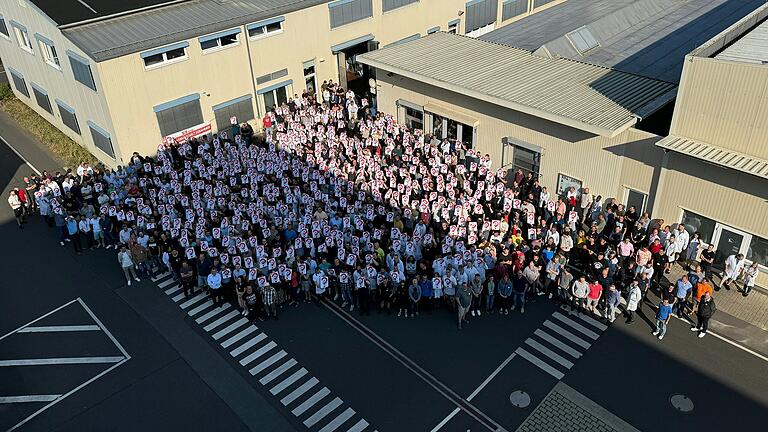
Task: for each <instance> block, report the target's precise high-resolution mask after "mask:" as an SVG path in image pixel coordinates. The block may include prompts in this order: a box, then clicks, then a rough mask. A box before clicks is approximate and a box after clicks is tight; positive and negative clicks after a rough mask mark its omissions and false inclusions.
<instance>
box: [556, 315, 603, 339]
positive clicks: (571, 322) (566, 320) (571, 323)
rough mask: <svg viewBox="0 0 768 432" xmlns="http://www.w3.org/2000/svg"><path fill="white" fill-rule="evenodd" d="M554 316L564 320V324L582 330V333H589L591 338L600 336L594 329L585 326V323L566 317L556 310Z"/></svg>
mask: <svg viewBox="0 0 768 432" xmlns="http://www.w3.org/2000/svg"><path fill="white" fill-rule="evenodd" d="M552 316H553V317H555V318H557V319H558V320H560V321H562V322H563V323H564V324H567V325H568V326H569V327H572V328H574V329H576V330H578V331H580V332H581V333H584V334H585V335H587V336H588V337H590V338H592V339H594V340H597V338H599V337H600V335H599V334H597V333H595V332H593V331H592V330H590V329H588V328H586V327H584V326H583V325H581V324H579V323H577V322H576V321H574V320H572V319H570V318H566V317H565V316H563V314H561V313H560V312H555V313H553V314H552Z"/></svg>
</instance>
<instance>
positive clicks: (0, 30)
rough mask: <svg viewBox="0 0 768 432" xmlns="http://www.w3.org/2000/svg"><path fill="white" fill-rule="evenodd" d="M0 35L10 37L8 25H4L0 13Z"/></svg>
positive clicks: (3, 19)
mask: <svg viewBox="0 0 768 432" xmlns="http://www.w3.org/2000/svg"><path fill="white" fill-rule="evenodd" d="M0 36H4V37H5V38H7V39H10V38H11V34H10V33H8V26H7V25H5V18H3V16H2V15H0Z"/></svg>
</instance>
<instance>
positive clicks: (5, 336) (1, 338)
mask: <svg viewBox="0 0 768 432" xmlns="http://www.w3.org/2000/svg"><path fill="white" fill-rule="evenodd" d="M0 139H2V137H0ZM77 300H78V299H74V300H72V301H69V302H67V303H64V304H63V305H61V306H59V307H57V308H56V309H54V310H52V311H50V312H48V313H46V314H45V315H42V316H39V317H37V318H35V319H33V320H32V321H30V322H28V323H26V324H24V325H23V326H21V327H18V328H17V329H15V330H11V331H10V332H8V333H6V334H4V335H3V336H2V337H0V340H3V339H5V338H7V337H8V336H10V335H12V334H14V333H16V332H18V331H19V330H21V329H23V328H24V327H29V326H30V325H32V324H34V323H36V322H38V321H40V320H41V319H43V318H45V317H47V316H49V315H51V314H53V313H56V312H58V311H60V310H62V309H64V308H65V307H67V306H69V305H71V304H72V303H75V302H77Z"/></svg>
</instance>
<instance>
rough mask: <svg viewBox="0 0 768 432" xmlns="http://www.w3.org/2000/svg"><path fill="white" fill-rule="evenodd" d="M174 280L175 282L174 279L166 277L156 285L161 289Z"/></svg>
mask: <svg viewBox="0 0 768 432" xmlns="http://www.w3.org/2000/svg"><path fill="white" fill-rule="evenodd" d="M174 282H176V281H175V280H173V278H168V279H166V280H164V281H162V282H160V283H159V284H157V287H158V288H160V289H163V288H165V287H167V286H168V285H170V284H172V283H174Z"/></svg>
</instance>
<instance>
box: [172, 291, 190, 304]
mask: <svg viewBox="0 0 768 432" xmlns="http://www.w3.org/2000/svg"><path fill="white" fill-rule="evenodd" d="M186 297H187V295H186V294H184V293H181V294H176V295H175V296H174V297H173V298H172V299H171V300H173V301H174V302H178V301H179V300H181V299H183V298H186Z"/></svg>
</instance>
